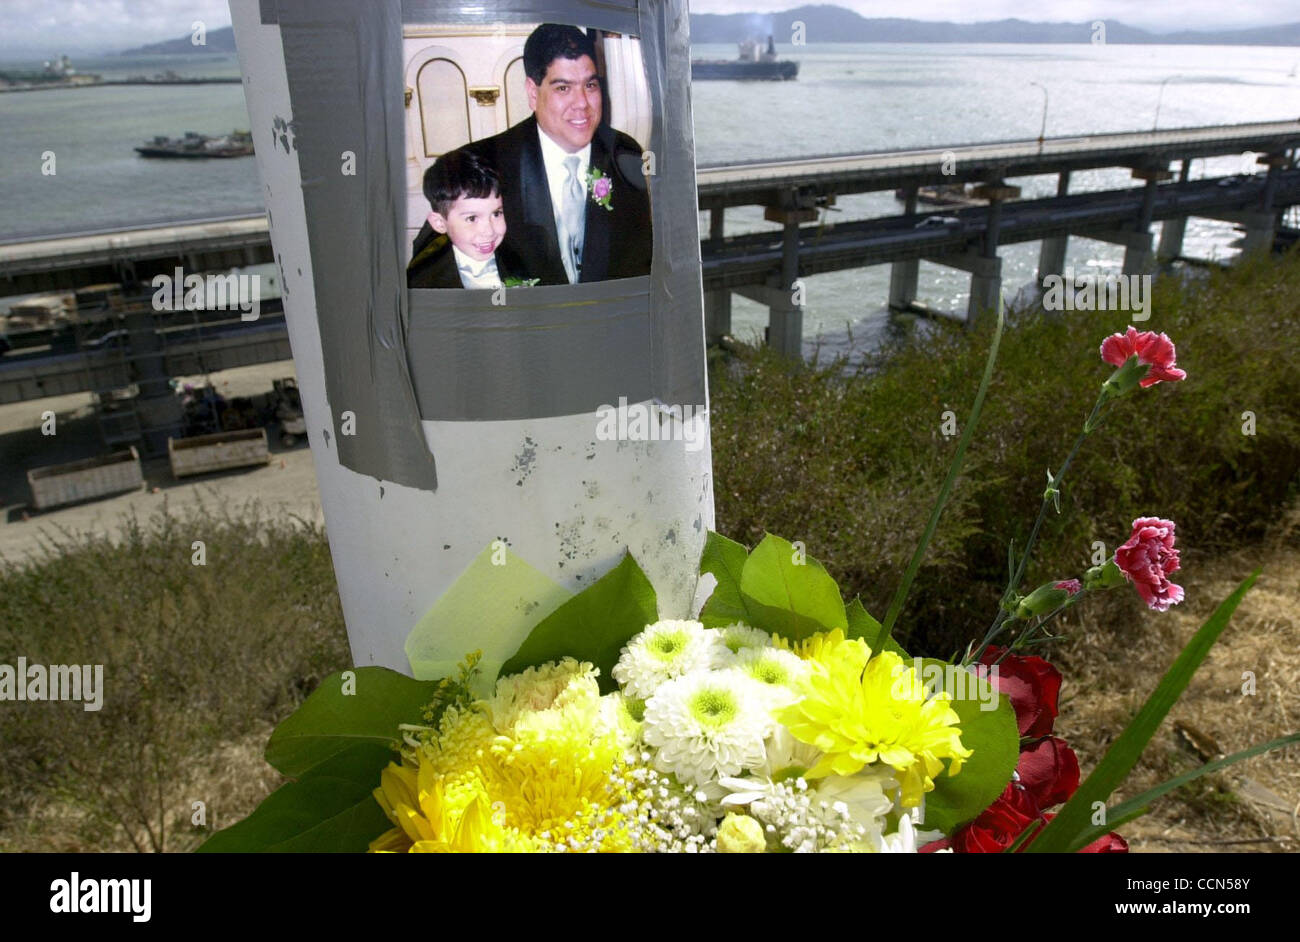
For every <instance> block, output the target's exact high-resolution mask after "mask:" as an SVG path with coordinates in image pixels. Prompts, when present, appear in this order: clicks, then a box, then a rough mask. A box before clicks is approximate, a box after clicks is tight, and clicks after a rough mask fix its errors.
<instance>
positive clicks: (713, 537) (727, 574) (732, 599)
mask: <svg viewBox="0 0 1300 942" xmlns="http://www.w3.org/2000/svg"><path fill="white" fill-rule="evenodd" d="M748 558H749V550H747V549H745V547H743V546H741V545H740V544H739V543H737V542H735V541H734V540H729V539H727V538H726V537H725V536H723V535H722V534H720V533H714V532H713V531H712V530H710V531H709V536H708V539H707V540H705V542H704V552H703V553H701V554H700V574H701V575H703V574H704V573H706V572H707V573H712V574H713V576H714V578H716V579H717V580H718V585H717V587H716V588H715V589H714V590H713V594H712V595H710V596H709V600H708V601H707V602H705V603H704V608H702V609H701V610H700V621H701V622H702V623H703V624H704V626H705V627H706V628H725V627H726V626H727V625H730V624H732V623H733V622H738V621H743V622H745V623H746V624H752V622H751V621H750V618H751V617H752V616H751V615H750V613H749V610H748V609H747V608H746V607H745V600H744V598H743V597H742V596H741V594H740V574H741V571H742V570H743V569H744V568H745V560H747V559H748Z"/></svg>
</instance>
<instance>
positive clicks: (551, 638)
mask: <svg viewBox="0 0 1300 942" xmlns="http://www.w3.org/2000/svg"><path fill="white" fill-rule="evenodd" d="M658 618H659V603H658V600H657V599H656V598H655V590H654V587H653V586H652V585H651V584H650V580H649V579H647V578H646V575H645V573H644V572H642V571H641V567H640V566H638V565H637V564H636V560H635V559H633V558H632V554H631V553H628V554H626V555H625V556H624V557H623V559H622V561H620V562H619V564H618V565H617V566H615V567H614V568H613V569H611V570H610V571H609V572H607V573H605V575H603V576H601V577H600V578H599V579H597V580H596V581H595V582H593V583H592V584H591V585H589V586H587V588H585V589H583V590H582V591H581V592H579V593H578V594H577V595H575V596H574V597H573V598H571V599H569V601H567V602H565V603H564V604H563V605H561V606H560V607H559V608H557V609H556V610H555V611H554V612H552V613H551V614H550V615H548V616H547V617H546V618H544V619H543V620H542V622H541V623H540V624H539V625H538V626H537V627H536V628H534V629H533V631H532V633H531V634H530V635H529V636H528V637H527V638H526V639H525V640H524V643H523V644H522V645H520V647H519V651H518V652H517V653H516V654H515V656H514V657H512V658H511V659H510V660H508V661H506V663H505V664H504V665H503V666H502V668H501V673H500V674H499V675H498V676H501V677H504V676H505V675H507V674H517V673H519V672H520V671H522V670H525V669H527V668H529V667H537V666H538V665H541V664H545V663H546V662H547V661H558V660H559V659H560V658H562V657H574V658H577V659H578V660H579V661H590V662H591V663H592V664H594V665H595V666H596V667H598V668H599V669H600V689H601V692H602V693H609V692H611V691H613V690H616V689H617V688H618V684H616V683H615V682H614V678H613V677H611V676H610V671H612V670H613V669H614V665H615V664H617V663H618V655H619V652H620V651H621V650H622V649H623V646H624V645H625V644H627V642H628V641H629V640H630V639H631V638H632V636H633V635H635V634H637V633H638V632H641V631H644V630H645V627H646V625H649V624H652V623H654V622H655V621H657V620H658Z"/></svg>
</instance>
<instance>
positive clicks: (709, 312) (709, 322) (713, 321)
mask: <svg viewBox="0 0 1300 942" xmlns="http://www.w3.org/2000/svg"><path fill="white" fill-rule="evenodd" d="M724 212H726V210H725V208H724V207H722V206H716V207H714V208H713V209H712V210H710V211H709V239H710V240H713V241H718V242H720V241H721V240H722V238H723V236H724V234H725V232H724V227H723V213H724ZM730 333H731V291H730V289H728V288H719V289H717V290H715V291H706V292H704V339H705V340H706V341H707V342H708V343H717V342H718V341H719V340H721V339H722V338H723V337H725V336H727V335H728V334H730Z"/></svg>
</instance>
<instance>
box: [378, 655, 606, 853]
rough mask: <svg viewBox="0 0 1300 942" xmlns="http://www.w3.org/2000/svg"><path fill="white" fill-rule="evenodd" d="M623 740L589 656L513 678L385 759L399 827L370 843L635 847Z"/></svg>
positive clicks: (385, 799) (389, 800)
mask: <svg viewBox="0 0 1300 942" xmlns="http://www.w3.org/2000/svg"><path fill="white" fill-rule="evenodd" d="M622 740H623V737H622V736H620V735H619V734H618V732H617V731H616V730H614V729H611V728H610V726H609V724H608V723H607V722H606V721H605V720H604V719H603V718H602V715H601V700H600V690H599V687H598V686H597V684H596V671H595V669H594V668H593V667H592V666H591V665H590V664H587V663H579V662H578V661H574V660H573V659H566V660H564V661H561V662H559V663H558V664H547V665H544V666H542V667H540V668H535V669H534V668H530V669H528V670H527V671H524V672H523V673H522V674H518V675H515V676H513V677H508V678H503V679H502V680H501V681H500V682H499V683H498V684H497V688H496V692H495V695H494V696H493V697H491V698H490V699H488V700H484V701H480V702H478V703H476V704H475V705H474V707H473V708H472V709H468V710H459V709H456V708H451V709H448V711H447V712H446V713H445V714H444V715H443V717H442V721H441V723H440V724H439V728H438V730H437V733H436V735H435V736H432V737H430V738H429V739H428V740H427V741H426V742H425V743H424V744H422V745H420V746H419V747H418V748H416V749H414V750H408V752H407V755H406V757H405V760H404V762H403V764H402V765H400V766H398V765H390V766H389V768H388V769H387V770H385V773H384V776H385V777H384V780H383V782H382V784H381V787H380V788H379V789H377V790H376V792H375V797H376V798H377V799H378V800H379V803H380V806H381V807H383V809H384V811H385V813H386V814H387V815H388V817H389V818H390V819H391V820H392V821H393V823H394V824H396V825H397V826H398V827H397V828H395V829H394V831H392V832H389V833H388V834H385V835H384V836H383V837H382V838H380V839H379V840H377V841H375V842H374V844H372V845H371V849H372V850H390V849H396V850H405V849H407V843H408V842H409V845H410V849H411V850H422V849H427V850H451V851H461V850H504V851H508V850H522V849H537V850H546V849H559V848H560V847H561V846H563V847H564V848H566V849H578V848H581V849H596V850H603V851H611V850H612V851H619V850H629V849H630V844H631V842H630V839H629V838H628V836H627V833H626V829H625V828H624V827H623V820H622V815H621V814H620V813H619V812H618V811H617V808H618V806H619V805H620V804H622V803H623V802H624V801H625V799H626V796H624V795H623V794H622V793H621V791H620V790H619V789H618V788H614V787H612V786H611V775H612V773H613V772H614V770H615V767H616V766H617V765H618V764H619V763H620V761H621V759H622V756H623V749H624V744H623V741H622ZM395 832H397V833H395Z"/></svg>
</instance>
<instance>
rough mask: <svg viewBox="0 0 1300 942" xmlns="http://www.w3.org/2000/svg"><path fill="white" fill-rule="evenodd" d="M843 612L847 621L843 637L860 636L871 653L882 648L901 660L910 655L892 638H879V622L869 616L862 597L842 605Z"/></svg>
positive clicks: (877, 651)
mask: <svg viewBox="0 0 1300 942" xmlns="http://www.w3.org/2000/svg"><path fill="white" fill-rule="evenodd" d="M844 614H845V616H846V617H847V618H848V621H849V627H848V629H847V630H846V631H845V632H844V637H846V638H861V639H862V640H863V641H865V642H867V647H869V648H871V652H872V653H873V654H876V653H879V652H880V651H882V650H883V651H893V652H894V653H895V654H897V655H898V656H899V657H901V658H902V659H903V660H907V659H908V658H909V656H910V655H908V653H907V652H906V651H904V650H903V646H902V645H901V644H899V643H898V642H897V641H895V640H894V639H893V638H890V637H886V638H885V639H884V640H883V641H882V640H881V638H880V635H881V630H880V629H881V624H880V622H878V621H876V620H875V619H874V618H872V617H871V613H870V612H868V611H867V610H866V608H865V607H864V606H863V604H862V599H854V600H853V601H852V602H850V603H849V604H848V605H846V606H844Z"/></svg>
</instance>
